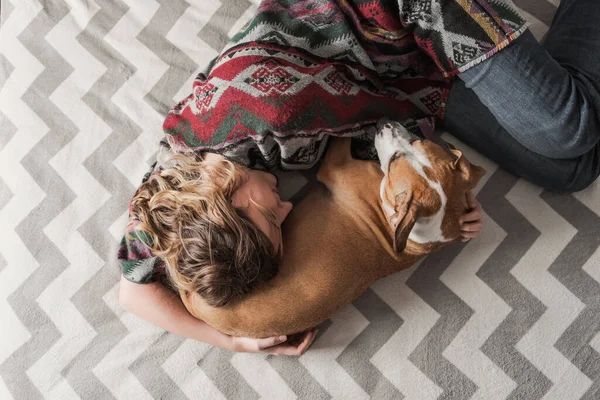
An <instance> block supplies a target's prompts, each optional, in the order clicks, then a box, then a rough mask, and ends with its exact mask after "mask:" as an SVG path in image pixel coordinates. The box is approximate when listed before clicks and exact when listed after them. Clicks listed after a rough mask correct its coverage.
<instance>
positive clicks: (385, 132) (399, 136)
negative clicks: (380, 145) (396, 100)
mask: <svg viewBox="0 0 600 400" xmlns="http://www.w3.org/2000/svg"><path fill="white" fill-rule="evenodd" d="M383 136H385V137H387V138H389V139H393V140H394V141H398V140H399V141H405V142H409V143H410V142H412V141H413V140H415V139H418V138H417V137H415V136H414V135H413V134H411V133H410V132H409V131H408V130H406V128H405V127H404V126H402V124H401V123H399V122H397V121H392V120H391V119H388V118H382V119H380V120H379V121H377V135H376V137H375V138H376V139H377V138H381V137H383Z"/></svg>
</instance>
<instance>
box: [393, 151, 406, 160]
mask: <svg viewBox="0 0 600 400" xmlns="http://www.w3.org/2000/svg"><path fill="white" fill-rule="evenodd" d="M402 154H403V153H402V152H400V151H397V152H395V153H394V154H393V155H392V157H391V158H390V162H392V161H395V160H397V159H399V158H400V157H402Z"/></svg>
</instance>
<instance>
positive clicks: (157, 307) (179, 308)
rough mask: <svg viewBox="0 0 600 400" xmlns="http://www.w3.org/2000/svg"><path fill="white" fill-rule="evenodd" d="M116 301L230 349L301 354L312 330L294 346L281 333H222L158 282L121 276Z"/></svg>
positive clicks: (154, 320)
mask: <svg viewBox="0 0 600 400" xmlns="http://www.w3.org/2000/svg"><path fill="white" fill-rule="evenodd" d="M119 303H120V304H121V307H123V308H124V309H125V310H126V311H128V312H130V313H132V314H135V315H137V316H138V317H140V318H142V319H145V320H146V321H149V322H151V323H152V324H154V325H156V326H158V327H160V328H163V329H165V330H167V331H169V332H171V333H175V334H177V335H181V336H184V337H187V338H190V339H194V340H198V341H200V342H204V343H208V344H211V345H213V346H218V347H221V348H224V349H228V350H231V351H239V352H264V353H269V354H285V355H301V354H303V353H304V352H305V351H306V349H307V348H308V346H310V344H311V343H312V341H313V340H314V337H315V334H316V331H314V330H312V331H309V332H307V333H306V335H305V337H304V338H303V340H302V341H301V343H300V344H299V345H298V346H292V345H288V344H283V343H284V342H285V341H286V340H287V338H286V337H285V336H280V337H272V338H266V339H251V338H238V337H233V336H228V335H225V334H224V333H221V332H219V331H217V330H216V329H214V328H212V327H211V326H210V325H208V324H207V323H205V322H203V321H201V320H199V319H196V318H195V317H193V316H192V315H191V314H190V313H189V312H188V311H187V309H186V308H185V306H184V305H183V302H182V301H181V299H180V298H179V296H177V294H175V293H173V292H172V291H170V290H169V289H168V288H167V287H166V286H164V285H163V284H162V283H160V282H154V283H149V284H143V285H142V284H137V283H133V282H130V281H128V280H127V279H125V278H124V277H123V276H121V284H120V288H119Z"/></svg>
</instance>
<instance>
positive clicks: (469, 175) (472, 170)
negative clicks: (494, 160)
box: [446, 143, 485, 189]
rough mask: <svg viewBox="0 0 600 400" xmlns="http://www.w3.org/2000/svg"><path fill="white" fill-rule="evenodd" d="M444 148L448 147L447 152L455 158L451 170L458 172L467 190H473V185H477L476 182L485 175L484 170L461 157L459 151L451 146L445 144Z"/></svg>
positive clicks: (461, 154)
mask: <svg viewBox="0 0 600 400" xmlns="http://www.w3.org/2000/svg"><path fill="white" fill-rule="evenodd" d="M446 146H447V147H448V150H450V152H451V153H452V154H454V157H456V159H455V160H454V161H453V162H452V168H453V169H455V170H458V171H460V174H461V176H462V177H463V180H464V181H465V182H466V183H467V186H468V188H469V189H473V188H474V187H475V185H477V182H479V180H480V179H481V178H482V177H483V176H484V175H485V169H483V168H481V167H479V166H477V165H473V164H471V163H470V162H469V160H467V159H466V158H465V157H463V153H462V152H461V151H460V150H457V149H456V147H454V146H453V145H452V144H450V143H446Z"/></svg>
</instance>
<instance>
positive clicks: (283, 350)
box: [261, 329, 317, 356]
mask: <svg viewBox="0 0 600 400" xmlns="http://www.w3.org/2000/svg"><path fill="white" fill-rule="evenodd" d="M316 335H317V330H316V329H313V330H310V331H308V332H306V334H305V335H304V337H303V338H302V342H301V343H300V344H299V345H298V346H293V345H290V344H286V343H282V344H279V345H276V346H272V347H267V348H265V349H263V350H262V351H261V352H262V353H266V354H274V355H279V356H301V355H302V354H304V352H306V350H307V349H308V348H309V347H310V345H311V344H312V342H313V341H314V340H315V337H316ZM270 339H271V338H270Z"/></svg>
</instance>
